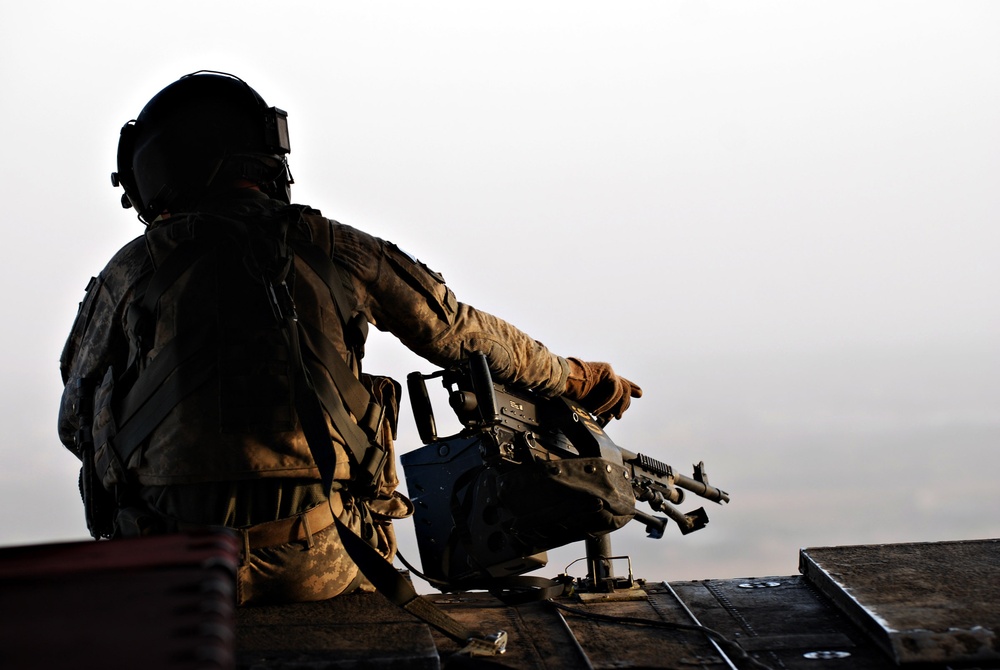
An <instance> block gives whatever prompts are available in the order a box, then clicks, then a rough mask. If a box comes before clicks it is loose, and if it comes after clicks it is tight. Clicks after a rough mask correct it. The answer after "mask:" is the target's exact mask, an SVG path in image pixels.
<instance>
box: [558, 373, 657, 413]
mask: <svg viewBox="0 0 1000 670" xmlns="http://www.w3.org/2000/svg"><path fill="white" fill-rule="evenodd" d="M566 360H567V361H568V362H569V378H568V379H567V380H566V390H565V391H563V395H565V396H566V397H568V398H572V399H573V400H577V401H579V402H580V404H581V405H583V407H584V409H586V410H588V411H589V412H591V413H592V414H594V415H595V416H597V417H600V418H603V419H609V420H610V419H611V417H614V418H616V419H620V418H622V414H624V413H625V410H627V409H628V406H629V404H630V403H631V402H632V398H641V397H642V389H641V388H639V387H638V386H637V385H636V384H633V383H632V382H630V381H629V380H627V379H625V378H624V377H619V376H618V375H616V374H615V371H614V370H613V369H612V368H611V366H610V365H609V364H607V363H586V362H584V361H581V360H580V359H578V358H567V359H566Z"/></svg>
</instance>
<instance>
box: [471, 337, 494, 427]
mask: <svg viewBox="0 0 1000 670" xmlns="http://www.w3.org/2000/svg"><path fill="white" fill-rule="evenodd" d="M469 375H470V377H471V378H472V390H473V391H474V392H475V394H476V402H477V403H478V406H479V415H480V416H481V417H482V419H483V421H485V422H487V423H492V422H493V421H495V420H496V419H497V417H499V416H500V406H499V405H498V404H497V395H496V390H495V389H494V388H493V375H492V374H491V373H490V366H489V364H488V363H487V362H486V354H484V353H482V352H481V351H476V352H473V353H472V354H471V355H470V356H469Z"/></svg>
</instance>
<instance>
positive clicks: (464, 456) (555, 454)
mask: <svg viewBox="0 0 1000 670" xmlns="http://www.w3.org/2000/svg"><path fill="white" fill-rule="evenodd" d="M432 378H441V380H442V385H443V386H444V387H445V388H446V389H447V390H448V399H449V404H450V405H451V408H452V410H453V411H454V412H455V415H456V416H457V417H458V419H459V421H460V422H461V424H462V426H463V428H462V430H461V431H460V432H459V433H458V434H456V435H452V436H449V437H444V438H439V437H438V435H437V427H436V423H435V420H434V415H433V410H432V408H431V404H430V401H429V397H428V393H427V388H426V380H428V379H432ZM407 387H408V390H409V392H410V397H411V400H412V403H411V404H412V406H413V412H414V419H415V420H416V424H417V429H418V432H419V434H420V438H421V440H423V441H424V443H425V444H426V445H427V446H425V447H423V448H420V449H417V450H415V451H411V452H409V453H407V454H403V455H402V457H401V461H402V464H403V469H404V473H405V476H406V480H407V487H408V490H409V494H410V496H411V498H412V499H413V502H414V503H415V505H416V514H415V522H416V523H415V526H416V530H417V540H418V545H419V548H420V554H421V562H422V564H423V567H424V571H425V573H426V574H427V575H428V576H429V578H430V579H431V581H432V583H434V584H435V585H436V586H438V587H439V588H442V586H441V585H442V584H444V585H452V586H454V585H461V584H462V583H463V582H466V583H468V582H469V581H470V580H473V579H475V578H482V577H484V576H487V577H492V578H497V577H505V576H511V575H516V574H521V573H523V572H528V571H530V570H533V569H535V568H538V567H541V566H543V565H544V564H545V561H546V560H547V558H546V556H545V553H544V552H545V551H546V550H548V549H552V548H555V547H558V546H562V545H564V544H569V543H570V542H575V541H579V540H584V539H586V538H592V537H596V536H600V535H603V534H606V533H609V532H612V531H614V530H616V529H618V528H620V527H621V526H623V525H625V523H627V522H628V521H629V520H633V519H634V520H636V521H639V522H641V523H643V524H645V526H646V531H647V533H648V534H649V536H650V537H652V538H660V537H662V536H663V532H664V529H665V528H666V526H667V525H668V519H671V520H673V521H674V522H675V523H676V524H677V527H678V528H679V530H680V532H681V533H682V534H685V535H686V534H688V533H691V532H693V531H696V530H699V529H701V528H704V527H705V525H706V524H707V523H708V515H707V514H706V513H705V510H704V508H699V509H697V510H694V511H692V512H687V513H685V512H681V511H680V510H679V509H678V508H677V507H676V505H680V504H681V503H682V502H683V501H684V498H685V492H689V493H693V494H695V495H697V496H699V497H702V498H706V499H708V500H711V501H713V502H716V503H724V502H729V495H728V494H727V493H726V492H725V491H722V490H721V489H718V488H715V487H714V486H711V485H710V484H709V483H708V476H707V474H706V473H705V467H704V464H703V463H698V464H697V465H695V466H694V473H693V476H692V477H686V476H684V475H681V474H679V473H677V472H676V471H675V469H674V468H673V467H672V466H670V465H668V464H666V463H663V462H661V461H659V460H657V459H655V458H652V457H650V456H647V455H645V454H640V453H634V452H631V451H628V450H626V449H622V448H621V447H619V446H617V445H616V444H615V443H614V442H613V441H612V440H611V438H610V437H609V436H608V435H607V433H606V432H605V431H604V429H603V427H602V426H601V425H600V423H599V422H598V420H597V419H596V418H595V417H594V416H592V415H591V414H590V413H589V412H587V411H586V410H585V409H584V408H582V407H581V406H580V405H578V404H577V403H576V402H574V401H572V400H569V399H567V398H551V399H550V398H543V397H541V396H538V395H537V394H535V393H532V392H530V391H525V390H520V389H515V388H512V387H509V386H506V385H502V384H497V383H495V382H493V380H492V377H491V375H490V371H489V368H488V367H487V362H486V357H485V356H484V355H482V354H474V355H473V356H471V357H470V359H469V360H468V361H467V362H465V363H464V364H462V365H459V366H457V367H454V368H450V369H447V370H440V371H437V372H434V373H432V374H428V375H424V374H421V373H419V372H413V373H411V374H410V375H409V376H408V377H407ZM636 501H642V502H645V503H646V504H647V505H649V507H650V508H651V509H652V510H653V511H655V512H660V513H662V514H664V515H665V516H666V518H664V517H659V516H654V515H651V514H647V513H645V512H642V511H640V510H637V509H636V508H635V503H636Z"/></svg>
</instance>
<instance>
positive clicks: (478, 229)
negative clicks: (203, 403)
mask: <svg viewBox="0 0 1000 670" xmlns="http://www.w3.org/2000/svg"><path fill="white" fill-rule="evenodd" d="M198 69H214V70H222V71H227V72H232V73H234V74H237V75H239V76H240V77H242V78H244V79H245V80H246V81H247V82H248V83H250V85H251V86H253V87H254V88H256V89H257V91H258V92H260V93H261V95H262V96H263V97H264V98H265V99H266V100H267V101H268V103H269V104H271V105H275V106H278V107H281V108H282V109H285V110H287V111H288V113H289V124H290V132H291V144H292V153H291V156H290V160H291V165H292V170H293V173H294V175H295V178H296V181H297V183H296V185H295V186H294V187H293V195H294V197H295V199H296V200H297V201H299V202H304V203H308V204H311V205H313V206H315V207H318V208H320V209H321V210H323V212H324V213H325V214H327V215H328V216H330V217H333V218H336V219H339V220H341V221H343V222H345V223H350V224H352V225H355V226H357V227H360V228H363V229H365V230H367V231H369V232H371V233H373V234H376V235H379V236H381V237H385V238H388V239H390V240H392V241H394V242H397V243H398V244H399V245H400V246H402V247H403V248H404V249H406V250H407V251H409V252H410V253H412V254H413V255H415V256H417V257H419V258H421V259H422V260H424V261H425V262H427V263H428V264H429V265H430V266H431V267H432V268H434V269H436V270H438V271H440V272H441V273H443V274H444V276H445V277H446V278H447V279H448V281H449V283H450V284H451V285H452V287H453V289H454V290H455V291H456V293H457V295H458V296H459V298H460V299H462V300H465V301H467V302H470V303H472V304H474V305H476V306H478V307H480V308H483V309H486V310H488V311H492V312H494V313H497V314H498V315H500V316H503V317H504V318H507V319H508V320H510V321H512V322H514V323H515V324H517V325H519V326H520V327H522V328H523V329H524V330H526V331H528V332H529V333H531V334H532V335H534V336H535V337H537V338H538V339H540V340H542V341H544V342H545V343H546V344H548V345H549V346H550V347H552V348H553V349H554V350H556V351H557V352H558V353H561V354H563V355H577V356H580V357H583V358H590V359H603V360H609V361H611V362H612V363H614V364H615V365H616V367H617V368H618V369H619V370H620V372H622V373H623V374H625V375H626V376H628V377H630V378H633V379H635V380H636V381H637V382H638V383H640V384H641V385H642V386H643V388H644V389H645V390H646V397H644V398H643V399H642V400H641V401H638V402H637V403H636V405H635V407H634V409H633V410H631V411H630V413H629V414H628V415H626V418H625V420H624V421H622V422H619V423H618V424H616V425H615V426H612V427H611V428H610V429H609V432H610V433H611V435H612V437H614V438H615V439H618V440H619V441H620V442H621V443H622V444H623V445H624V446H628V448H630V449H632V450H635V451H645V452H648V453H650V454H651V455H653V456H655V457H657V458H659V459H660V460H665V461H667V462H672V463H675V464H677V465H678V466H681V467H684V468H686V467H687V464H689V463H691V462H693V461H696V460H699V459H702V458H704V459H705V461H706V462H707V464H708V466H709V471H710V472H711V473H712V474H713V477H714V481H715V483H717V484H718V485H720V486H722V487H723V488H728V489H729V490H730V491H731V492H732V493H733V504H732V505H730V506H729V508H727V509H710V510H709V511H710V513H711V514H712V520H713V523H712V525H710V526H709V528H708V529H706V530H705V531H702V532H701V533H699V534H697V536H690V537H684V538H682V537H681V536H680V535H679V534H677V533H676V532H674V533H673V534H672V535H670V536H668V537H667V538H665V539H664V540H662V541H660V544H657V545H655V546H653V547H650V546H649V544H648V543H647V544H642V545H641V546H642V550H641V551H643V552H648V553H649V558H648V559H647V560H648V561H649V562H648V563H646V564H645V565H647V566H649V567H648V568H647V569H648V570H650V571H652V572H656V574H653V575H650V576H653V577H659V578H664V577H669V578H678V577H681V578H689V577H690V578H694V577H705V578H709V577H728V576H734V575H741V574H742V573H743V571H744V568H745V572H746V573H747V574H750V573H760V572H764V571H771V572H773V573H782V574H785V573H791V572H793V571H794V570H795V565H796V551H797V549H798V547H800V546H805V545H807V544H810V543H812V544H835V543H845V542H872V541H882V540H884V541H898V540H907V539H913V540H928V539H955V536H956V535H958V536H966V535H969V534H974V535H989V536H1000V518H998V514H1000V513H998V510H1000V494H998V493H997V492H996V487H995V486H994V485H993V484H992V483H991V482H990V481H989V480H987V477H991V476H992V473H995V472H996V471H997V469H998V467H1000V456H998V451H997V449H996V447H1000V445H998V444H997V441H998V440H1000V409H998V407H1000V405H998V404H997V401H998V400H1000V388H998V379H1000V375H998V373H1000V365H998V362H1000V339H998V336H1000V310H998V304H1000V301H998V299H1000V263H998V262H997V255H998V253H997V252H998V249H1000V232H998V226H997V219H998V214H1000V190H998V188H997V183H998V178H1000V130H998V119H1000V5H998V4H996V3H992V2H962V3H955V2H946V1H941V2H910V1H907V2H837V3H829V2H808V1H801V0H795V1H787V2H695V1H684V2H673V1H669V0H667V1H656V2H622V3H600V2H503V3H494V2H476V3H471V2H419V3H410V2H380V3H347V2H318V1H316V2H286V3H276V2H259V1H242V2H230V1H218V2H197V3H196V2H189V1H187V0H181V1H175V2H171V3H155V4H154V3H136V2H110V1H96V2H86V3H82V2H69V1H64V2H57V1H53V0H34V1H32V2H30V3H28V2H13V0H0V82H2V84H3V96H4V104H3V105H2V108H0V122H2V127H3V128H4V129H5V130H6V133H5V142H6V149H7V160H5V161H4V164H3V166H2V168H0V170H2V177H3V178H2V180H0V189H2V193H3V195H4V200H5V201H6V202H7V203H8V210H9V213H8V217H7V218H8V221H7V223H6V224H5V226H4V227H3V232H2V235H3V248H4V249H5V253H6V257H7V262H6V263H5V264H4V265H3V268H2V270H0V272H2V278H3V286H4V287H5V290H4V292H3V297H2V303H0V304H2V308H3V311H4V314H5V315H6V318H5V320H4V323H5V324H6V325H5V327H4V345H5V346H4V347H3V352H4V353H3V362H4V366H3V367H4V370H5V373H6V374H5V382H4V383H3V385H2V387H0V398H2V399H3V403H2V405H0V416H2V418H3V420H4V421H3V424H4V425H5V426H6V428H7V440H6V441H5V442H4V444H3V446H2V447H0V450H2V452H0V453H2V454H3V456H4V461H5V465H4V468H3V470H2V474H0V487H2V488H0V544H17V543H26V542H43V541H51V540H58V539H75V538H82V537H85V536H86V529H85V527H84V525H83V521H82V511H81V508H80V506H79V503H78V497H77V494H76V490H75V487H76V482H75V473H76V464H75V460H74V459H73V458H72V457H71V456H70V455H69V454H68V453H67V452H65V451H64V450H63V449H62V447H61V446H60V445H59V443H58V439H57V437H56V431H55V419H56V410H57V405H58V398H59V394H60V392H61V386H60V383H59V375H58V358H59V353H60V350H61V347H62V344H63V341H64V339H65V337H66V334H67V332H68V330H69V327H70V324H71V322H72V320H73V317H74V315H75V310H76V304H77V302H78V301H79V300H80V299H81V297H82V295H83V289H84V287H85V286H86V283H87V280H88V279H89V278H90V277H91V276H92V275H94V274H96V273H97V272H99V271H100V269H101V268H102V267H103V265H104V264H105V262H106V261H107V259H108V258H109V257H110V256H111V254H112V253H113V252H114V251H115V250H117V249H118V248H119V247H120V246H122V245H123V244H124V243H126V242H127V241H128V240H129V239H131V238H132V237H134V236H136V235H139V234H141V232H142V226H141V225H140V224H139V223H138V221H137V220H136V219H135V217H134V214H133V213H132V212H130V211H123V210H122V209H121V208H120V206H119V205H118V199H119V197H120V191H116V190H114V189H112V187H111V185H110V180H109V174H110V173H111V171H112V170H113V169H114V168H115V151H116V146H117V138H118V131H119V129H120V127H121V125H122V124H123V123H125V122H126V121H127V120H129V119H131V118H134V117H135V116H136V115H137V114H138V112H139V110H140V109H141V108H142V106H143V105H144V104H145V102H146V101H147V100H148V99H149V98H150V97H151V96H152V95H154V94H155V93H156V92H157V91H158V90H160V89H161V88H162V87H164V86H166V85H167V84H169V83H171V82H172V81H174V80H175V79H177V78H178V77H180V76H181V75H183V74H186V73H189V72H192V71H195V70H198ZM366 361H367V364H368V366H369V370H370V371H373V372H382V371H385V372H389V373H391V374H393V375H395V376H397V378H401V377H403V376H405V374H406V373H407V372H408V371H410V370H412V369H423V370H430V369H431V368H430V367H429V365H428V364H425V363H421V362H420V361H419V360H418V359H415V358H414V357H412V356H410V355H409V354H407V353H406V352H404V351H403V350H402V347H401V346H399V345H397V344H395V343H394V342H392V341H391V340H389V339H388V338H384V337H380V338H377V339H376V341H375V342H374V343H373V344H372V347H371V352H370V353H369V357H368V358H367V359H366ZM407 411H408V410H407ZM741 422H744V423H741ZM755 431H756V432H755ZM935 431H936V432H935ZM861 433H863V439H862V438H861V437H858V435H859V434H861ZM852 436H853V437H852ZM852 440H853V441H852ZM918 443H919V444H921V445H923V446H921V447H920V449H923V450H924V451H918V450H916V449H917V444H918ZM416 445H417V438H416V435H415V432H413V431H412V430H411V429H409V428H408V427H406V426H404V431H403V434H402V435H401V438H400V444H399V445H398V448H399V449H400V451H407V450H409V449H411V448H413V447H414V446H416ZM951 457H954V459H957V460H958V462H953V461H952V460H951ZM852 459H853V460H852ZM848 461H849V467H848V465H845V463H848ZM919 463H926V464H927V465H926V467H918V464H919ZM838 467H840V468H843V469H841V470H838V469H837V468H838ZM949 467H954V469H955V471H956V472H957V471H961V472H962V473H963V477H965V476H967V477H969V478H970V479H969V481H968V482H967V483H966V484H965V488H964V490H963V496H958V495H957V494H956V493H954V492H952V491H950V490H949V489H948V488H947V487H945V486H944V485H942V484H941V483H939V482H940V479H941V477H942V474H944V473H943V472H942V470H947V469H948V468H949ZM859 469H866V473H861V474H860V476H859ZM873 469H874V471H875V472H877V475H876V474H874V473H873ZM970 471H971V474H970ZM987 473H988V474H987ZM869 480H870V481H869ZM859 481H860V482H861V483H859ZM886 482H897V485H898V486H899V487H900V488H899V490H898V491H895V490H891V491H890V492H889V493H886V492H885V491H884V490H883V491H882V492H881V493H880V492H879V487H880V486H881V485H884V484H885V483H886ZM899 482H903V483H901V484H900V483H899ZM820 483H822V485H823V486H824V487H826V488H823V489H822V490H823V493H820V492H818V491H817V489H816V487H817V486H819V484H820ZM863 487H867V488H863ZM890 489H891V487H890ZM918 489H919V490H918ZM928 491H933V492H934V493H933V494H931V493H928ZM879 496H882V497H881V498H880V497H879ZM945 503H947V504H945ZM873 510H882V511H881V512H879V513H877V514H876V517H877V520H876V521H875V522H874V524H873V522H872V521H871V519H870V518H869V519H868V520H866V517H865V514H866V513H874V512H873ZM942 510H949V512H948V513H947V514H946V513H944V511H942ZM879 514H881V516H879ZM956 518H960V519H962V523H961V524H959V523H958V522H956V521H955V519H956ZM409 532H410V531H409V530H408V529H407V530H401V534H408V533H409ZM625 534H628V538H634V537H641V529H639V528H638V526H636V528H635V529H631V530H629V529H626V530H623V531H621V533H619V534H616V538H617V537H618V536H619V535H625ZM403 541H404V544H405V543H406V542H407V540H406V539H405V538H404V540H403ZM615 541H616V543H618V542H619V540H617V539H616V540H615ZM620 542H621V544H623V545H625V544H628V546H629V550H630V551H632V548H631V547H632V540H631V539H625V540H621V541H620ZM411 546H412V543H411ZM636 546H637V547H638V546H640V545H639V544H636ZM635 551H640V550H639V549H636V550H635ZM658 552H659V553H658ZM410 553H414V554H415V552H413V551H411V552H410ZM663 556H667V557H668V558H667V559H663V558H662V557H663ZM720 556H728V557H730V559H732V557H733V556H736V557H737V558H739V561H736V560H735V559H733V560H730V559H724V558H720ZM727 561H728V562H727ZM665 562H669V563H670V566H676V567H670V566H668V567H667V568H664V574H659V573H658V572H657V571H658V570H660V567H659V566H660V565H661V564H663V563H665ZM560 567H561V566H560Z"/></svg>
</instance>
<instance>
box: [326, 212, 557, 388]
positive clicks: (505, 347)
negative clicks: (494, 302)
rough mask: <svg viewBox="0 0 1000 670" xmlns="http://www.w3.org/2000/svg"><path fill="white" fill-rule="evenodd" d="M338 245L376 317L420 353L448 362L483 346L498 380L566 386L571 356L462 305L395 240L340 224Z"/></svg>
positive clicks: (371, 315)
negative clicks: (386, 239)
mask: <svg viewBox="0 0 1000 670" xmlns="http://www.w3.org/2000/svg"><path fill="white" fill-rule="evenodd" d="M336 246H337V249H338V250H339V251H338V255H339V256H340V257H341V259H342V262H344V264H345V265H346V266H347V267H348V269H350V270H351V272H352V274H353V275H354V277H355V279H356V282H358V284H359V286H358V288H359V296H360V303H359V304H360V305H361V306H362V309H367V311H368V317H369V320H370V321H371V322H372V324H374V325H375V327H377V328H378V329H379V330H383V331H388V332H390V333H392V334H393V335H395V336H396V337H398V338H399V339H400V341H402V342H403V344H405V345H406V346H407V347H408V348H410V349H411V350H412V351H414V352H415V353H416V354H418V355H420V356H422V357H423V358H426V359H427V360H428V361H430V362H432V363H434V364H435V365H439V366H442V367H447V366H449V365H452V364H454V363H456V362H458V361H459V360H461V359H462V358H464V357H466V356H467V355H468V354H469V353H471V352H474V351H480V352H483V353H484V354H486V357H487V360H488V361H489V366H490V370H491V371H492V372H493V374H494V375H496V377H497V379H498V380H499V381H502V382H515V383H518V384H522V385H524V386H527V387H529V388H533V389H535V390H537V391H538V392H539V393H542V394H544V395H549V396H554V395H558V394H560V393H562V392H563V390H564V389H565V387H566V377H567V374H568V365H567V363H566V360H565V359H563V358H562V357H560V356H557V355H556V354H554V353H552V352H551V351H549V349H548V348H547V347H546V346H545V345H544V344H542V343H541V342H538V341H537V340H534V339H533V338H531V337H530V336H529V335H527V334H526V333H524V332H523V331H521V330H519V329H518V328H516V327H514V326H513V325H511V324H510V323H508V322H506V321H504V320H503V319H500V318H498V317H496V316H493V315H492V314H489V313H487V312H483V311H480V310H477V309H476V308H475V307H472V306H471V305H467V304H465V303H462V302H459V301H458V300H457V298H456V297H455V294H454V293H452V291H451V289H450V288H448V286H447V285H446V284H445V282H444V278H442V277H441V275H439V274H437V273H436V272H434V271H432V270H430V269H429V268H428V267H427V266H425V265H424V264H423V263H420V262H419V261H417V260H415V259H413V258H412V257H410V256H409V255H407V254H406V253H404V252H403V251H401V250H400V249H399V248H398V247H397V246H396V245H394V244H391V243H389V242H385V241H383V240H379V239H377V238H374V237H371V236H369V235H366V234H364V233H362V232H360V231H357V230H355V229H353V228H350V227H348V226H342V225H338V229H337V238H336Z"/></svg>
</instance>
